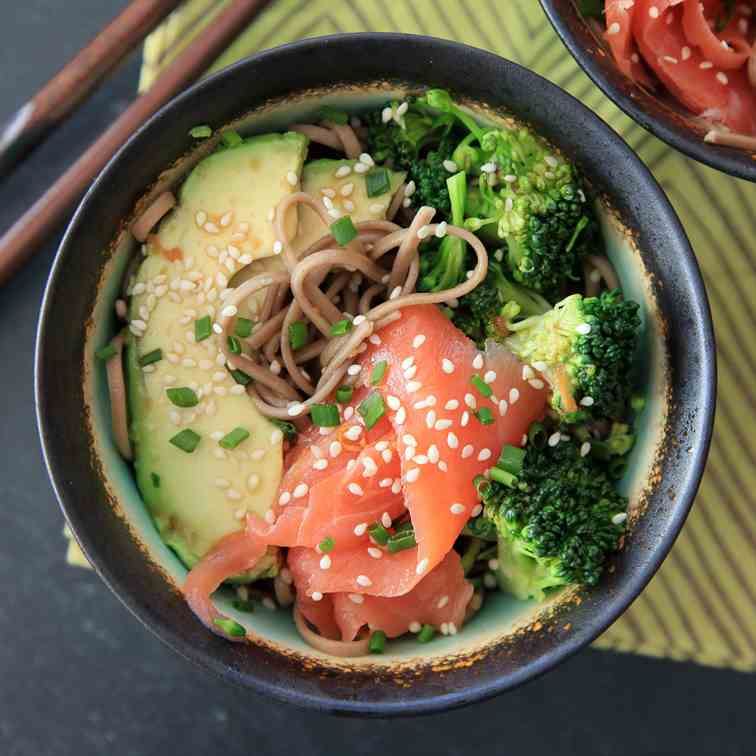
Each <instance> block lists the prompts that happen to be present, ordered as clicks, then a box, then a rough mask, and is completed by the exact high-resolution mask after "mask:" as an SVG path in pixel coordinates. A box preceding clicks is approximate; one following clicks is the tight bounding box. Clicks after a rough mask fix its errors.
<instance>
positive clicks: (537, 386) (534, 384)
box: [528, 378, 546, 391]
mask: <svg viewBox="0 0 756 756" xmlns="http://www.w3.org/2000/svg"><path fill="white" fill-rule="evenodd" d="M528 383H529V384H530V385H531V386H532V387H533V388H534V389H537V390H538V391H540V390H541V389H542V388H543V387H544V386H545V385H546V384H545V383H544V382H543V381H542V380H541V379H540V378H533V380H531V381H528Z"/></svg>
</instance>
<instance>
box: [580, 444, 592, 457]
mask: <svg viewBox="0 0 756 756" xmlns="http://www.w3.org/2000/svg"><path fill="white" fill-rule="evenodd" d="M590 451H591V442H590V441H583V444H582V446H581V447H580V456H581V457H585V456H587V455H588V454H590Z"/></svg>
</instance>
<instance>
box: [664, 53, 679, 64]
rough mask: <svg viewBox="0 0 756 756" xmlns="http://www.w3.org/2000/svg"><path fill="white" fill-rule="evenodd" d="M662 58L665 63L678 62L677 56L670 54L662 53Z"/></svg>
mask: <svg viewBox="0 0 756 756" xmlns="http://www.w3.org/2000/svg"><path fill="white" fill-rule="evenodd" d="M662 60H663V61H664V62H665V63H672V64H673V65H676V64H677V63H678V60H677V58H673V57H672V56H671V55H664V56H662Z"/></svg>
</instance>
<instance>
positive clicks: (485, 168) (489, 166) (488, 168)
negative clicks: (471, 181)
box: [480, 162, 496, 173]
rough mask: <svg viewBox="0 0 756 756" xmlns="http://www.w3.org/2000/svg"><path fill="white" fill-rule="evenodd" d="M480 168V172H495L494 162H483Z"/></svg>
mask: <svg viewBox="0 0 756 756" xmlns="http://www.w3.org/2000/svg"><path fill="white" fill-rule="evenodd" d="M480 170H481V172H482V173H496V163H493V162H490V163H483V165H481V166H480Z"/></svg>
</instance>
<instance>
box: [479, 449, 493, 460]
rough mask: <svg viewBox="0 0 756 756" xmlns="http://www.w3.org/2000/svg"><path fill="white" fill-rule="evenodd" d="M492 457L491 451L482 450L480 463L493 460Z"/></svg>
mask: <svg viewBox="0 0 756 756" xmlns="http://www.w3.org/2000/svg"><path fill="white" fill-rule="evenodd" d="M491 456H492V454H491V450H490V449H481V450H480V452H479V453H478V462H485V461H486V460H487V459H491Z"/></svg>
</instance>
